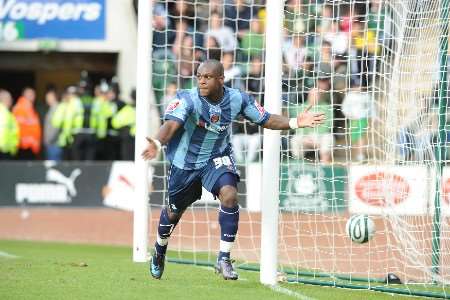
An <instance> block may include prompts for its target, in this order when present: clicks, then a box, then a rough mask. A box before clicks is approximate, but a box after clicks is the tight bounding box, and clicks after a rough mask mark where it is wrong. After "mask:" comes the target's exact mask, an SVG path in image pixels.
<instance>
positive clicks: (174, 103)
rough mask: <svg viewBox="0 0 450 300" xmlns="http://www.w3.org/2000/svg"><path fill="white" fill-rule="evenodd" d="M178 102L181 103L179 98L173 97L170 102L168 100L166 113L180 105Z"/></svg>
mask: <svg viewBox="0 0 450 300" xmlns="http://www.w3.org/2000/svg"><path fill="white" fill-rule="evenodd" d="M180 103H181V101H180V99H175V100H173V101H172V102H170V103H169V105H168V106H167V108H166V113H169V112H173V111H174V110H175V109H176V108H177V107H178V106H179V105H180Z"/></svg>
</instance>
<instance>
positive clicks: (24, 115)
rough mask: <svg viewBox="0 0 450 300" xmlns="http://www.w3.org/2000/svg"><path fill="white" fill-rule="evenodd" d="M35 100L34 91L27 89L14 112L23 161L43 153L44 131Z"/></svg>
mask: <svg viewBox="0 0 450 300" xmlns="http://www.w3.org/2000/svg"><path fill="white" fill-rule="evenodd" d="M35 100H36V92H35V91H34V89H32V88H30V87H26V88H25V89H24V90H23V93H22V96H21V97H20V98H19V99H18V100H17V103H16V105H14V108H13V110H12V111H13V114H14V116H15V118H16V120H17V123H18V124H19V132H20V142H19V152H18V158H19V159H22V160H30V159H36V158H38V157H39V155H40V152H41V138H42V129H41V123H40V121H39V115H38V114H37V112H36V110H35V109H34V102H35Z"/></svg>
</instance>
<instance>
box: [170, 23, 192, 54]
mask: <svg viewBox="0 0 450 300" xmlns="http://www.w3.org/2000/svg"><path fill="white" fill-rule="evenodd" d="M175 24H176V27H175V39H174V42H173V45H172V53H173V54H175V56H176V57H180V55H181V49H182V46H183V40H184V37H185V36H186V35H187V34H188V33H189V32H190V30H189V26H188V22H187V21H186V20H184V19H181V20H178V21H177V22H176V23H175Z"/></svg>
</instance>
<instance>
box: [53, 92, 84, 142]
mask: <svg viewBox="0 0 450 300" xmlns="http://www.w3.org/2000/svg"><path fill="white" fill-rule="evenodd" d="M83 114H84V109H83V103H82V102H81V100H80V99H79V98H78V97H72V98H70V99H69V100H68V101H65V102H61V103H60V104H58V107H57V108H56V111H55V113H54V114H53V118H52V125H53V126H54V127H55V128H59V129H60V133H59V136H58V145H59V146H61V147H66V146H69V145H70V144H72V143H73V135H74V134H76V133H78V131H79V130H80V129H81V128H82V127H83Z"/></svg>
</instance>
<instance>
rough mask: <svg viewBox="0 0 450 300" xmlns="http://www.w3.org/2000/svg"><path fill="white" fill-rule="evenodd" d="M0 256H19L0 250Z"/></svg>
mask: <svg viewBox="0 0 450 300" xmlns="http://www.w3.org/2000/svg"><path fill="white" fill-rule="evenodd" d="M0 257H4V258H19V257H18V256H17V255H14V254H10V253H8V252H4V251H0Z"/></svg>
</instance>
